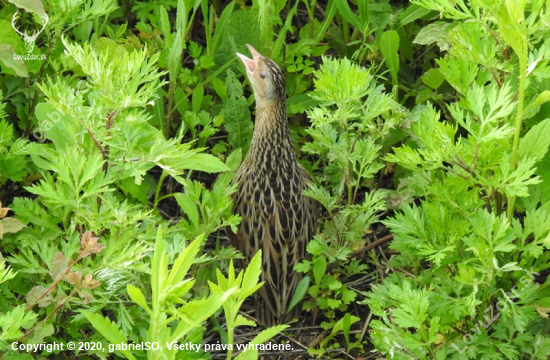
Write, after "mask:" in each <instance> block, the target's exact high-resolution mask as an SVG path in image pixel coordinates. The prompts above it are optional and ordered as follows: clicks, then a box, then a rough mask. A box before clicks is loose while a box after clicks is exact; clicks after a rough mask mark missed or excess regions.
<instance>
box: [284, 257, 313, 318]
mask: <svg viewBox="0 0 550 360" xmlns="http://www.w3.org/2000/svg"><path fill="white" fill-rule="evenodd" d="M295 266H297V265H295ZM310 282H311V279H310V277H309V276H304V277H303V278H302V280H300V282H299V283H298V285H297V286H296V290H294V294H293V295H292V299H290V303H289V304H288V308H287V309H286V312H287V313H288V312H290V310H292V309H293V308H294V307H295V306H296V305H298V303H299V302H300V301H302V299H303V298H304V296H306V294H307V289H309V283H310Z"/></svg>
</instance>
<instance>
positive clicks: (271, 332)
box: [250, 325, 289, 345]
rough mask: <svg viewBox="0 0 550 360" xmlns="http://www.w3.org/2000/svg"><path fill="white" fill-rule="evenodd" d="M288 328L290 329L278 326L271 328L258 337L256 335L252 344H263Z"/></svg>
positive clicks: (285, 326) (286, 326)
mask: <svg viewBox="0 0 550 360" xmlns="http://www.w3.org/2000/svg"><path fill="white" fill-rule="evenodd" d="M288 327H289V326H288V325H277V326H273V327H269V328H267V329H265V330H264V331H262V332H261V333H259V334H258V335H256V336H255V337H254V338H253V339H252V341H250V343H251V344H253V345H259V344H263V343H265V342H267V341H269V340H270V339H271V338H272V337H274V336H275V335H277V334H278V333H280V332H281V331H283V330H284V329H286V328H288Z"/></svg>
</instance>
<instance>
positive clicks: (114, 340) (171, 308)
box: [82, 228, 236, 359]
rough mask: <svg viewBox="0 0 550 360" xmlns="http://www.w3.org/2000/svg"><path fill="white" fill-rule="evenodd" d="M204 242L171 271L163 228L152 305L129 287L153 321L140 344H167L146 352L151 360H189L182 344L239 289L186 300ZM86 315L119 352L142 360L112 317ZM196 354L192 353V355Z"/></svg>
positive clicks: (189, 249)
mask: <svg viewBox="0 0 550 360" xmlns="http://www.w3.org/2000/svg"><path fill="white" fill-rule="evenodd" d="M202 241H203V236H199V237H197V238H196V239H195V240H194V241H193V242H191V243H190V244H189V246H187V247H186V248H185V249H184V250H183V251H182V252H181V253H180V254H179V256H178V257H177V259H175V260H174V263H173V266H172V268H171V269H168V263H169V256H168V254H167V253H166V251H165V248H166V242H165V239H164V238H163V236H162V231H161V229H160V228H159V230H158V233H157V239H156V242H155V251H154V254H153V259H152V261H151V292H152V295H151V305H150V306H149V305H148V303H147V301H146V298H145V295H144V294H143V293H142V292H141V290H140V289H139V288H138V287H136V286H133V285H131V284H128V286H127V291H128V295H129V297H130V299H131V300H132V301H133V302H134V303H136V304H137V305H139V307H140V308H141V310H142V312H144V315H145V314H146V315H145V316H148V317H149V318H150V321H149V324H150V325H149V330H148V331H147V335H146V337H144V338H143V339H142V341H140V342H150V343H158V344H163V346H161V347H159V348H151V349H146V350H148V353H147V357H148V358H149V359H161V358H162V359H175V358H176V356H178V357H181V356H184V357H185V356H186V355H185V351H184V352H183V353H182V352H178V350H179V346H178V345H179V343H194V341H190V340H191V339H190V332H191V331H192V330H193V329H194V328H197V327H200V326H201V324H202V323H203V322H204V321H205V320H206V319H207V318H208V317H209V316H211V315H212V314H213V313H214V312H216V311H217V310H218V309H219V308H220V306H221V305H222V304H223V303H224V302H226V301H227V300H228V298H229V296H230V295H231V294H232V293H233V292H234V291H235V290H236V288H230V289H227V290H226V291H219V292H216V293H213V294H212V295H210V296H208V297H207V298H204V299H193V300H191V301H186V300H185V298H186V295H187V294H188V292H189V290H191V288H192V287H193V285H194V283H195V281H194V280H191V279H184V278H185V276H186V274H187V272H188V271H189V268H190V267H191V265H192V264H193V261H194V259H195V257H196V255H197V253H198V251H199V250H200V248H201V244H202ZM82 314H83V315H84V317H85V318H86V319H87V320H88V321H90V323H91V324H92V325H93V326H94V328H95V329H96V330H97V331H98V332H99V333H100V334H101V335H103V336H104V337H105V338H106V339H107V340H108V341H109V342H110V344H117V345H119V348H117V347H116V346H115V347H114V350H116V351H117V353H120V354H122V355H123V356H124V357H126V358H127V359H135V358H136V356H137V357H141V356H140V352H136V351H135V350H132V351H130V350H127V349H124V346H123V344H127V343H128V339H127V337H126V336H125V335H124V333H123V332H122V331H121V330H120V329H119V327H118V326H117V325H116V324H115V323H113V322H111V321H110V320H109V318H107V317H103V316H101V315H99V314H94V313H91V312H88V311H82ZM110 352H112V351H110ZM192 352H195V350H193V351H192ZM192 352H191V351H189V352H188V355H190V354H191V353H192ZM134 355H136V356H134Z"/></svg>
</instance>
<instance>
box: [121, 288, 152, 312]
mask: <svg viewBox="0 0 550 360" xmlns="http://www.w3.org/2000/svg"><path fill="white" fill-rule="evenodd" d="M126 291H127V292H128V295H129V296H130V299H132V301H133V302H135V303H136V304H138V305H139V306H141V307H142V308H143V309H144V310H147V312H148V313H149V314H152V312H151V309H149V305H147V300H145V296H143V293H142V292H141V290H140V289H139V288H137V287H135V286H134V285H132V284H128V285H126Z"/></svg>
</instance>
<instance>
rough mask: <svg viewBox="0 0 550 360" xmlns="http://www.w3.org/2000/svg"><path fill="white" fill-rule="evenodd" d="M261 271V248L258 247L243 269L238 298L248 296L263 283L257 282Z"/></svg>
mask: <svg viewBox="0 0 550 360" xmlns="http://www.w3.org/2000/svg"><path fill="white" fill-rule="evenodd" d="M261 272H262V250H261V249H260V250H258V252H257V253H256V255H254V257H253V258H252V260H251V261H250V263H249V264H248V266H247V267H246V269H245V271H244V276H243V281H242V284H241V292H240V293H239V299H240V300H244V299H245V298H247V297H249V296H250V295H252V294H253V293H254V292H255V291H256V290H258V289H259V288H260V287H261V286H262V285H263V283H261V284H258V281H259V279H260V274H261Z"/></svg>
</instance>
